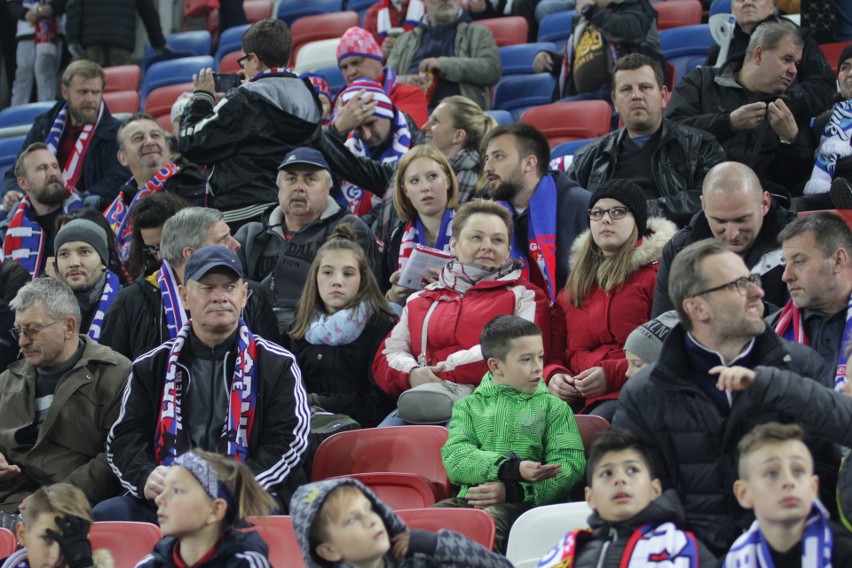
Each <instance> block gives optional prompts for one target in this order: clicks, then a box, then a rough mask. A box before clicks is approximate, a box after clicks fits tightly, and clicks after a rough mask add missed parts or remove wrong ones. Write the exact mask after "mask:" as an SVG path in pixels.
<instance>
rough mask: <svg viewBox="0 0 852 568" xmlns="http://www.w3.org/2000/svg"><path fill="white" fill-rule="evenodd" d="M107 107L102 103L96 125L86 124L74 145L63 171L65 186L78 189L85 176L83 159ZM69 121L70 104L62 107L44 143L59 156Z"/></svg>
mask: <svg viewBox="0 0 852 568" xmlns="http://www.w3.org/2000/svg"><path fill="white" fill-rule="evenodd" d="M105 108H106V106H105V105H104V103H103V101H101V106H100V108H99V109H98V118H97V120H96V121H95V123H94V124H86V125H84V126H83V130H82V131H81V132H80V136H79V137H78V138H77V141H76V142H75V143H74V151H73V152H72V153H71V156H69V157H68V160H67V161H66V162H65V168H64V169H63V170H62V177H63V178H65V185H67V186H70V187H73V188H76V187H77V182H78V181H80V176H81V175H83V159H84V158H85V157H86V151H87V150H88V149H89V144H91V143H92V136H93V135H94V133H95V130H97V129H98V124H100V122H101V117H102V116H103V114H104V109H105ZM67 120H68V103H65V104H63V105H62V108H61V109H59V114H57V115H56V119H55V120H54V121H53V126H51V127H50V132H48V133H47V139H46V140H45V141H44V143H45V144H46V145H47V147H48V148H49V149H50V151H51V152H53V154H54V155H58V149H59V140H60V139H61V138H62V132H63V131H64V130H65V124H66V122H67Z"/></svg>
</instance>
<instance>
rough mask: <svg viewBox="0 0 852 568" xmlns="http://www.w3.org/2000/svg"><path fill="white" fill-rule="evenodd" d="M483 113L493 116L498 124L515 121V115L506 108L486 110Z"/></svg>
mask: <svg viewBox="0 0 852 568" xmlns="http://www.w3.org/2000/svg"><path fill="white" fill-rule="evenodd" d="M485 114H487V115H488V116H492V117H494V120H496V121H497V124H499V125H500V126H502V125H504V124H509V123H510V122H515V117H513V116H512V113H511V112H509V111H508V110H493V109H492V110H486V111H485Z"/></svg>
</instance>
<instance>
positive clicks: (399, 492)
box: [345, 472, 436, 510]
mask: <svg viewBox="0 0 852 568" xmlns="http://www.w3.org/2000/svg"><path fill="white" fill-rule="evenodd" d="M345 477H350V478H352V479H357V480H358V481H360V482H361V483H363V484H364V485H366V486H367V487H369V488H370V489H371V490H372V491H373V493H375V494H376V496H377V497H378V498H379V499H381V500H382V501H384V502H385V504H387V506H388V507H390V508H391V509H394V510H396V509H419V508H423V507H431V506H432V505H434V504H435V502H436V501H435V492H434V491H433V490H432V484H431V483H429V482H428V481H427V480H426V479H425V478H424V477H422V476H420V475H415V474H413V473H399V472H379V473H350V474H348V475H346V476H345Z"/></svg>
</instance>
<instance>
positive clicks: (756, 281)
mask: <svg viewBox="0 0 852 568" xmlns="http://www.w3.org/2000/svg"><path fill="white" fill-rule="evenodd" d="M749 286H756V287H758V288H760V276H758V275H757V274H751V275H749V276H742V277H740V278H737V279H736V280H731V281H730V282H726V283H724V284H720V285H719V286H714V287H713V288H708V289H707V290H704V291H702V292H698V293H697V294H693V297H694V296H703V295H704V294H709V293H711V292H717V291H719V290H724V289H728V290H736V291H737V292H739V293H740V295H741V296H747V295H748V289H749Z"/></svg>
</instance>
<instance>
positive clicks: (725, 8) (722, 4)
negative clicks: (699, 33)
mask: <svg viewBox="0 0 852 568" xmlns="http://www.w3.org/2000/svg"><path fill="white" fill-rule="evenodd" d="M730 13H731V0H713V2H712V3H711V4H710V16H711V17H712V16H715V15H716V14H730Z"/></svg>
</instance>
